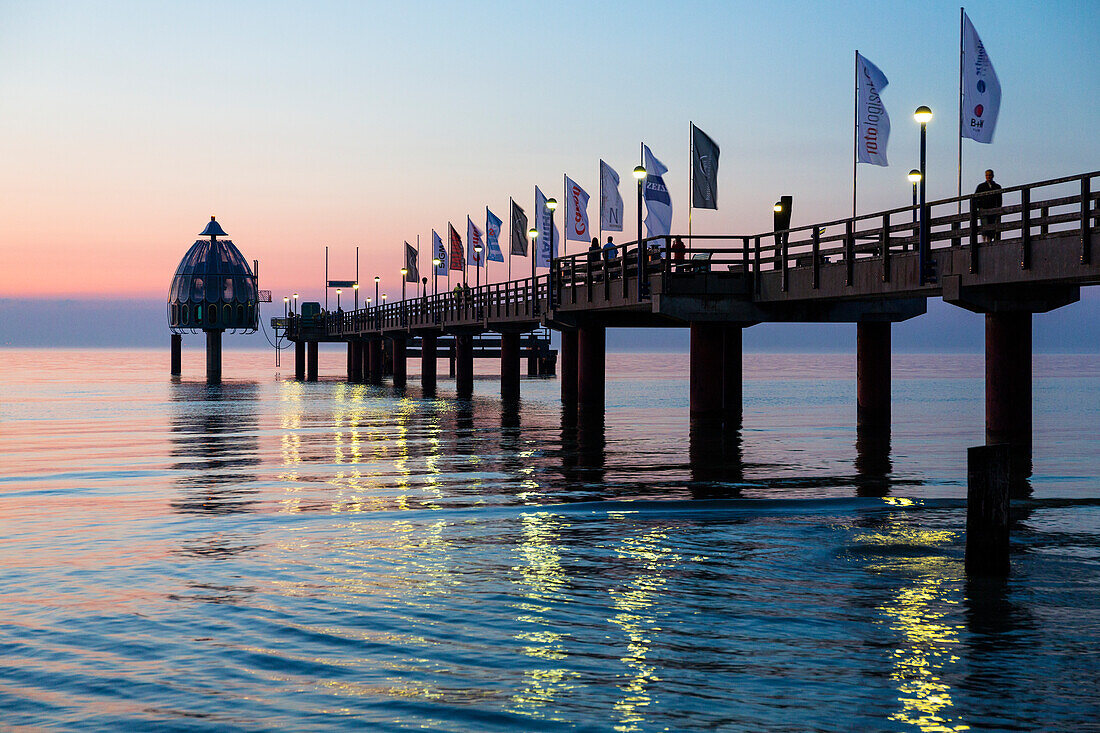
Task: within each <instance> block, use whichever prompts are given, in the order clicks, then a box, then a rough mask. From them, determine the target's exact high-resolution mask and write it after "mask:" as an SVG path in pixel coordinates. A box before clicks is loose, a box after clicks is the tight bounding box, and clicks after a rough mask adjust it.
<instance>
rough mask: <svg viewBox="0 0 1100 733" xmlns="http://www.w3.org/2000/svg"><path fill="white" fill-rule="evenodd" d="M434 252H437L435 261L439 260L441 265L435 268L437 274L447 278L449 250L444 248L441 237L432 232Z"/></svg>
mask: <svg viewBox="0 0 1100 733" xmlns="http://www.w3.org/2000/svg"><path fill="white" fill-rule="evenodd" d="M432 251H434V252H435V257H434V259H437V260H439V264H438V265H436V266H435V274H436V275H443V276H444V277H446V276H447V248H446V247H444V246H443V240H442V239H440V238H439V235H438V234H436V233H435V230H434V229H433V230H432Z"/></svg>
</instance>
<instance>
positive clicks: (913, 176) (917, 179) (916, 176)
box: [908, 168, 924, 223]
mask: <svg viewBox="0 0 1100 733" xmlns="http://www.w3.org/2000/svg"><path fill="white" fill-rule="evenodd" d="M908 177H909V182H910V183H911V184H913V223H916V185H917V184H919V183H921V178H923V177H924V176H922V175H921V172H920V171H917V169H916V168H913V169H912V171H910V172H909V176H908Z"/></svg>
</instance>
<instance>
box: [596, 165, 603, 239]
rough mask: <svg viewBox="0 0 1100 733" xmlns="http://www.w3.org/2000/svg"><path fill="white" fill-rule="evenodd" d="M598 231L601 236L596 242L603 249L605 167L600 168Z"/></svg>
mask: <svg viewBox="0 0 1100 733" xmlns="http://www.w3.org/2000/svg"><path fill="white" fill-rule="evenodd" d="M596 231H597V232H599V236H597V237H596V241H597V242H598V243H599V245H600V247H603V166H602V165H601V166H600V223H599V224H597V225H596Z"/></svg>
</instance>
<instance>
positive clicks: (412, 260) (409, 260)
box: [405, 242, 420, 283]
mask: <svg viewBox="0 0 1100 733" xmlns="http://www.w3.org/2000/svg"><path fill="white" fill-rule="evenodd" d="M417 254H418V253H417V251H416V247H413V246H412V245H411V244H409V243H408V242H405V282H407V283H418V282H420V273H419V272H417V269H416V256H417Z"/></svg>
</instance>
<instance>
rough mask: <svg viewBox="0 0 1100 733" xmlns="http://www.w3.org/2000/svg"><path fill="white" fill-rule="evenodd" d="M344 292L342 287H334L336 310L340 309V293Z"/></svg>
mask: <svg viewBox="0 0 1100 733" xmlns="http://www.w3.org/2000/svg"><path fill="white" fill-rule="evenodd" d="M342 292H344V291H343V289H342V288H336V310H337V311H339V310H340V293H342Z"/></svg>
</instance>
